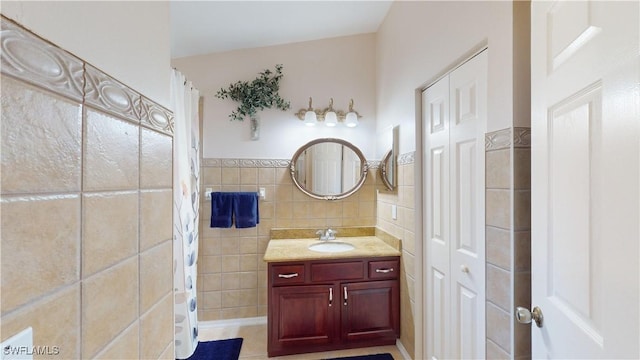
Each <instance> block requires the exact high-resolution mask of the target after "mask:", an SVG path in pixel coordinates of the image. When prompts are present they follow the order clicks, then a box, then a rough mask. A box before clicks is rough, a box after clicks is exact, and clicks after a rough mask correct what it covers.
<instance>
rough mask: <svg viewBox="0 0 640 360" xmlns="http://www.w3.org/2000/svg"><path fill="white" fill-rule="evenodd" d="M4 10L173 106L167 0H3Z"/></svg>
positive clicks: (56, 42)
mask: <svg viewBox="0 0 640 360" xmlns="http://www.w3.org/2000/svg"><path fill="white" fill-rule="evenodd" d="M0 11H1V12H2V14H3V15H4V16H6V17H8V18H10V19H13V20H15V21H17V22H18V23H21V24H22V25H24V26H25V27H26V28H28V29H30V30H31V31H33V32H34V33H36V34H37V35H39V36H41V37H43V38H45V39H47V40H49V41H51V42H53V43H55V44H56V45H58V46H60V47H61V48H63V49H65V50H67V51H69V52H71V53H73V54H74V55H76V56H77V57H79V58H81V59H84V60H86V61H87V62H88V63H90V64H92V65H94V66H95V67H97V68H99V69H100V70H102V71H104V72H106V73H108V74H110V75H112V76H113V77H115V78H116V79H119V80H120V81H123V82H124V83H126V84H127V85H129V86H130V87H132V88H133V89H135V90H137V91H139V92H140V93H142V94H145V96H147V97H148V98H150V99H152V100H154V101H156V102H158V103H159V104H161V105H164V106H165V107H170V103H169V76H170V75H171V68H170V58H171V55H170V47H169V2H168V1H114V2H111V1H3V2H2V9H1V10H0Z"/></svg>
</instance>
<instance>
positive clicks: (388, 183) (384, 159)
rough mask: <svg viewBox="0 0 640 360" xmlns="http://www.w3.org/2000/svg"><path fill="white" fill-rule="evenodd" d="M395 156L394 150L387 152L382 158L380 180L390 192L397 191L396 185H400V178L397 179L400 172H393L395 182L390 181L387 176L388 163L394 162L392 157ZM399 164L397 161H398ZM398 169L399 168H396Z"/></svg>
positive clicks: (392, 164)
mask: <svg viewBox="0 0 640 360" xmlns="http://www.w3.org/2000/svg"><path fill="white" fill-rule="evenodd" d="M392 156H394V154H393V149H392V150H389V151H387V153H386V154H384V156H383V157H382V161H380V178H381V179H382V183H383V184H384V186H385V187H386V188H387V189H388V190H395V188H396V185H395V184H397V183H398V180H397V179H398V177H397V173H398V171H397V170H396V171H394V172H393V174H392V175H393V182H391V181H389V177H388V176H387V173H388V170H387V163H388V162H389V161H390V160H392V159H391V157H392ZM396 163H397V161H396ZM394 165H395V164H394V163H391V166H394ZM396 169H397V167H396Z"/></svg>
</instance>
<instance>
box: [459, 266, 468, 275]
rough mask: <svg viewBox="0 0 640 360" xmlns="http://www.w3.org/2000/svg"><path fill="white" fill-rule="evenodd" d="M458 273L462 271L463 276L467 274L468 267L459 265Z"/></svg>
mask: <svg viewBox="0 0 640 360" xmlns="http://www.w3.org/2000/svg"><path fill="white" fill-rule="evenodd" d="M460 271H462V272H463V273H465V274H468V273H469V267H468V266H467V265H460Z"/></svg>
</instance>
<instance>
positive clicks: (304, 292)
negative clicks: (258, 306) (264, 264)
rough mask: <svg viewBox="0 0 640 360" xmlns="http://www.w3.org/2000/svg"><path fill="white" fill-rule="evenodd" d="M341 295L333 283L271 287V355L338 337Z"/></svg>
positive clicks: (323, 343) (329, 341)
mask: <svg viewBox="0 0 640 360" xmlns="http://www.w3.org/2000/svg"><path fill="white" fill-rule="evenodd" d="M339 299H340V296H339V295H338V293H337V287H336V286H331V285H301V286H282V287H273V288H271V299H270V300H271V301H270V309H269V326H270V329H269V330H270V331H269V349H268V353H269V356H277V355H282V354H285V353H287V354H290V353H293V352H292V350H294V349H296V348H299V349H301V350H302V349H305V348H308V347H313V346H321V345H326V344H330V343H332V342H335V341H339V340H340V339H339V337H340V330H339V326H340V324H339V321H338V316H339V315H340V313H339V310H338V309H340V305H341V304H340V302H339ZM301 352H304V351H301Z"/></svg>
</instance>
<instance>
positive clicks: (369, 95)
mask: <svg viewBox="0 0 640 360" xmlns="http://www.w3.org/2000/svg"><path fill="white" fill-rule="evenodd" d="M275 64H283V65H284V69H283V72H284V77H283V79H282V81H281V85H280V94H281V95H282V97H283V98H285V99H287V100H290V101H291V110H289V111H286V112H285V111H281V110H277V109H270V110H265V111H263V112H261V113H260V118H261V120H262V129H261V137H260V140H259V141H251V140H249V121H243V122H238V121H234V122H231V121H230V120H229V118H228V115H229V113H231V111H233V109H235V107H236V106H237V105H235V104H236V103H234V102H233V101H231V100H229V99H227V100H221V99H218V98H216V97H215V96H214V95H215V93H216V91H217V90H219V89H220V88H222V87H227V86H228V85H229V84H230V83H232V82H236V81H238V80H246V81H251V80H253V79H254V78H255V77H256V76H257V75H258V73H259V72H260V71H262V70H264V69H267V68H270V69H272V70H273V69H274V67H275ZM172 65H173V66H175V67H176V68H178V70H180V71H181V72H182V73H184V74H185V75H186V76H187V78H188V79H190V80H191V81H193V83H194V85H195V86H196V87H197V88H198V89H199V90H200V93H201V94H202V96H203V99H204V105H203V116H204V120H203V127H202V133H203V157H204V158H261V159H270V158H272V159H290V158H291V156H292V155H293V153H294V152H295V151H296V150H297V149H298V148H299V147H300V146H301V145H303V144H305V143H307V142H308V141H311V140H312V139H316V138H320V137H337V138H342V139H345V140H347V141H350V142H352V143H353V144H354V145H356V146H357V147H359V148H360V149H361V150H362V151H363V153H364V155H365V157H366V158H367V159H374V158H375V157H374V156H375V138H376V135H375V131H376V111H375V101H376V99H375V35H374V34H364V35H355V36H346V37H339V38H331V39H324V40H317V41H307V42H301V43H295V44H288V45H279V46H269V47H262V48H255V49H247V50H238V51H231V52H225V53H217V54H208V55H200V56H192V57H186V58H180V59H174V60H173V61H172ZM310 96H311V97H313V105H314V107H316V108H324V107H327V106H328V105H329V98H333V99H334V108H335V109H340V110H347V109H348V105H349V99H353V100H354V102H355V105H354V108H355V109H356V110H357V111H358V112H359V113H360V114H361V115H362V116H363V117H362V119H360V125H359V126H358V127H356V128H347V127H345V126H340V125H339V126H336V127H335V128H333V129H332V128H328V127H326V126H316V127H313V128H309V127H306V126H304V125H303V123H302V121H300V120H299V119H298V118H297V117H296V116H295V115H294V114H295V113H296V112H297V111H298V110H299V109H301V108H305V109H306V108H307V107H308V102H309V97H310Z"/></svg>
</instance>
